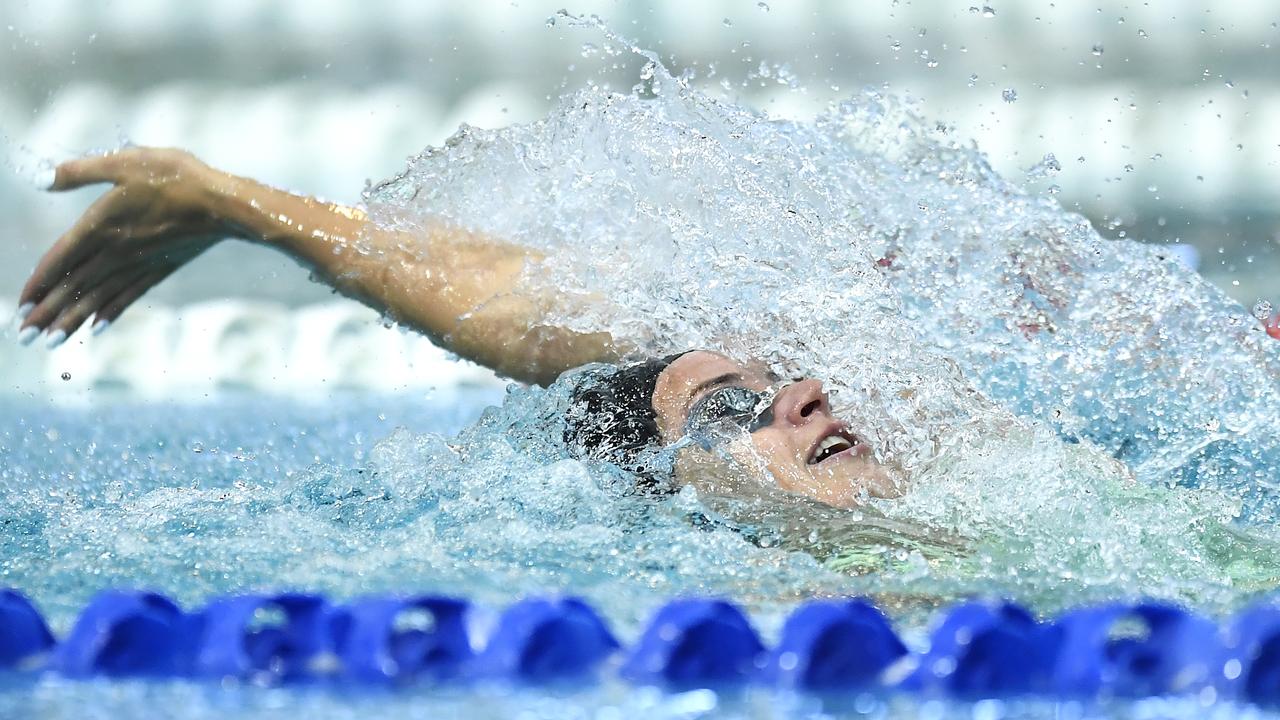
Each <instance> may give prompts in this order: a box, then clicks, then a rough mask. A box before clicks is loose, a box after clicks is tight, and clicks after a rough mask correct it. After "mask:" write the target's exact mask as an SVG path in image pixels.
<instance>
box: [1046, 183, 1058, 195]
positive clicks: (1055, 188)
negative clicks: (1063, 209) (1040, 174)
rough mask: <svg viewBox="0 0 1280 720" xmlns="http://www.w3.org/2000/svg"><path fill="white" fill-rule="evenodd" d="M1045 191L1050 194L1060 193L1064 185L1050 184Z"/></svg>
mask: <svg viewBox="0 0 1280 720" xmlns="http://www.w3.org/2000/svg"><path fill="white" fill-rule="evenodd" d="M1044 191H1045V192H1047V193H1049V194H1050V195H1057V194H1058V193H1060V192H1062V186H1061V185H1050V186H1049V187H1047V188H1045V189H1044Z"/></svg>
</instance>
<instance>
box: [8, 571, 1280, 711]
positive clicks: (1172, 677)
mask: <svg viewBox="0 0 1280 720" xmlns="http://www.w3.org/2000/svg"><path fill="white" fill-rule="evenodd" d="M471 610H472V608H471V606H470V605H469V604H468V603H467V602H466V601H465V600H460V599H456V598H449V597H442V596H435V595H423V596H416V597H392V596H382V597H367V598H361V599H357V600H354V601H351V602H348V603H345V604H333V603H330V602H329V601H328V600H326V599H325V598H324V597H322V596H320V595H310V594H301V593H285V594H276V595H237V596H227V597H220V598H214V599H213V600H211V601H209V602H208V603H207V604H206V605H205V606H204V607H203V608H201V609H199V610H196V611H193V612H188V611H184V610H183V609H182V608H181V607H179V606H178V605H177V604H176V603H175V602H173V601H172V600H170V599H168V598H166V597H164V596H163V595H159V594H156V593H150V592H141V591H133V590H110V591H106V592H102V593H100V594H98V595H97V596H95V597H94V598H93V599H92V600H91V601H90V602H89V604H88V605H87V606H86V607H85V608H84V610H83V611H82V612H81V613H80V616H79V617H78V619H77V620H76V622H75V624H74V626H73V627H72V629H71V631H70V632H69V633H67V635H66V636H65V637H63V638H62V639H61V641H58V640H57V639H56V638H55V637H54V636H53V634H52V633H50V631H49V628H48V625H47V624H46V623H45V621H44V619H43V618H42V617H41V615H40V613H39V612H38V611H37V610H36V608H35V606H34V605H32V603H31V602H30V601H29V600H28V599H27V598H26V597H25V596H23V595H22V594H21V593H19V592H17V591H14V590H6V591H0V668H3V669H6V670H9V671H11V672H26V673H34V672H53V673H57V674H60V675H62V676H65V677H70V678H88V677H102V676H105V677H152V678H191V679H200V678H205V679H216V680H221V679H226V678H237V679H242V680H247V681H252V682H255V683H267V684H274V683H289V682H330V683H336V684H343V683H345V684H349V685H356V686H360V685H363V686H398V685H405V684H410V683H415V682H468V681H492V680H499V681H505V682H516V683H526V684H529V683H533V684H538V683H561V684H564V683H568V684H581V683H586V682H592V681H595V680H597V679H599V678H601V677H602V676H605V675H616V676H617V677H619V678H621V679H622V680H625V681H627V682H630V683H633V684H637V685H652V686H658V687H662V688H665V689H671V690H681V689H688V688H692V687H712V688H718V687H727V686H742V685H746V684H755V685H761V686H767V687H776V688H786V689H794V690H802V691H814V692H823V693H832V692H836V693H838V692H847V691H866V690H872V691H876V690H880V691H898V692H910V693H916V694H921V695H926V696H935V697H952V698H960V699H977V698H991V697H1010V696H1020V695H1035V696H1041V697H1049V698H1058V699H1086V698H1094V697H1099V696H1107V697H1127V698H1138V697H1147V696H1155V695H1187V694H1201V693H1205V692H1206V691H1208V692H1211V693H1212V697H1214V698H1219V699H1224V700H1237V701H1246V702H1254V703H1263V704H1272V705H1274V704H1277V703H1280V605H1275V604H1260V605H1256V606H1254V607H1251V608H1248V609H1246V610H1244V611H1243V612H1241V613H1240V614H1238V615H1237V616H1235V617H1234V618H1232V619H1231V620H1230V621H1228V622H1227V623H1226V624H1224V625H1222V626H1219V625H1218V624H1216V623H1214V622H1213V621H1211V620H1209V619H1208V618H1205V617H1202V616H1199V615H1196V614H1194V613H1192V612H1189V611H1187V610H1185V609H1182V608H1179V607H1176V606H1173V605H1167V604H1163V603H1156V602H1142V603H1132V604H1131V603H1110V604H1102V605H1093V606H1087V607H1082V608H1077V609H1074V610H1070V611H1067V612H1065V613H1062V614H1061V615H1059V616H1057V617H1054V618H1051V619H1048V620H1044V621H1040V620H1037V619H1036V618H1035V617H1034V616H1033V615H1031V613H1029V612H1028V611H1027V610H1025V609H1024V608H1022V607H1019V606H1017V605H1014V604H1012V603H1006V602H983V601H972V602H964V603H960V604H957V605H954V606H952V607H951V608H949V609H946V610H943V611H941V612H940V613H939V614H938V617H937V621H936V622H935V623H934V626H933V629H932V631H931V632H930V634H929V639H928V643H927V645H926V647H925V648H924V649H923V650H920V651H916V652H913V651H912V650H910V649H909V648H908V647H907V646H906V645H905V644H904V643H903V642H902V640H901V639H900V638H899V637H898V635H897V634H896V633H895V632H894V630H893V627H892V626H891V625H890V623H889V621H888V619H887V618H886V617H885V615H884V614H883V613H881V612H880V611H879V610H878V609H877V608H876V607H875V606H874V605H872V604H871V603H870V602H868V601H866V600H863V599H847V600H814V601H811V602H807V603H804V604H801V605H799V606H798V607H797V608H796V609H795V610H794V611H793V612H792V613H791V615H790V616H789V617H788V618H787V621H786V623H785V625H784V626H783V629H782V634H781V637H780V639H779V641H778V643H777V644H776V645H775V646H773V647H765V645H764V644H763V643H762V642H761V640H760V637H759V635H757V633H756V631H755V629H754V628H752V626H751V622H750V620H749V619H748V618H747V616H746V615H745V614H743V612H742V611H741V610H740V609H739V608H738V607H737V606H736V605H734V604H732V603H730V602H727V601H725V600H716V599H681V600H674V601H672V602H670V603H668V604H666V605H664V606H663V607H661V608H660V609H659V610H658V612H657V613H656V614H655V615H654V617H653V619H652V620H651V621H650V622H649V624H648V626H647V627H646V628H645V630H644V631H643V632H642V633H641V636H640V638H639V639H638V640H637V641H636V643H635V644H634V645H632V646H631V647H623V646H622V645H621V644H620V643H619V642H618V640H617V639H616V638H615V637H614V635H613V633H612V632H610V630H609V628H608V626H607V625H606V624H605V622H604V621H603V619H601V617H600V615H599V614H598V613H596V611H595V610H593V609H592V608H591V607H590V606H588V605H587V604H586V603H584V602H582V601H581V600H577V599H574V598H532V599H527V600H522V601H519V602H517V603H515V604H513V605H511V606H509V607H507V608H506V609H505V610H504V611H503V612H502V614H501V615H500V616H499V617H498V618H497V619H496V622H493V623H491V624H490V625H491V629H490V630H489V631H488V632H487V633H485V635H486V636H485V637H484V638H477V637H476V636H475V635H476V632H475V631H474V628H472V625H474V623H468V616H469V613H470V612H471Z"/></svg>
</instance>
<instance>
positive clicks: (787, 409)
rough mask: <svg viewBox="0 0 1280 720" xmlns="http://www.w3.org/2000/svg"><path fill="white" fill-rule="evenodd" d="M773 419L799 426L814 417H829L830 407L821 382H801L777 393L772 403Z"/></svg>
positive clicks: (811, 380)
mask: <svg viewBox="0 0 1280 720" xmlns="http://www.w3.org/2000/svg"><path fill="white" fill-rule="evenodd" d="M773 413H774V417H775V418H777V419H778V420H781V421H783V422H785V423H787V424H789V425H795V426H800V425H804V424H806V423H808V422H809V421H810V420H813V419H814V417H815V416H817V417H821V416H828V417H829V416H830V415H831V405H830V404H829V403H828V402H827V393H826V392H825V391H823V389H822V381H821V380H814V379H812V378H811V379H809V380H801V381H800V382H797V383H792V384H790V385H788V386H786V387H785V388H783V389H782V392H780V393H778V397H777V399H775V400H774V402H773Z"/></svg>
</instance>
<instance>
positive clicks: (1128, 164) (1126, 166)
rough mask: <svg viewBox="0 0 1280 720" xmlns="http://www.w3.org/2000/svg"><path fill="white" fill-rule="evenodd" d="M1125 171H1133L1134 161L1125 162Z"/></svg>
mask: <svg viewBox="0 0 1280 720" xmlns="http://www.w3.org/2000/svg"><path fill="white" fill-rule="evenodd" d="M1124 171H1125V172H1133V164H1132V163H1125V164H1124Z"/></svg>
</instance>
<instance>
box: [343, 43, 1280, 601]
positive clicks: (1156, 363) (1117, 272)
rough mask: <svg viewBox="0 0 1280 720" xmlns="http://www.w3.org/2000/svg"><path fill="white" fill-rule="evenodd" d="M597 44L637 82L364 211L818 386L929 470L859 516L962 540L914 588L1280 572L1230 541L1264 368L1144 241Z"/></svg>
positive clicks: (991, 179)
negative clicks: (1107, 234)
mask: <svg viewBox="0 0 1280 720" xmlns="http://www.w3.org/2000/svg"><path fill="white" fill-rule="evenodd" d="M587 24H589V25H592V26H593V27H596V28H597V30H599V24H598V23H596V22H589V23H587ZM604 32H605V34H606V37H608V38H609V40H610V42H614V43H620V44H623V45H626V46H627V47H629V48H630V49H631V51H632V52H635V53H637V54H640V55H641V56H643V57H644V58H645V59H647V63H646V65H645V73H646V74H647V76H648V78H647V79H649V80H651V82H652V87H653V91H652V93H644V94H641V93H637V92H633V93H631V94H619V93H610V92H606V91H603V90H601V89H599V88H594V87H593V88H587V89H584V90H581V91H579V92H577V93H574V94H572V95H569V96H566V97H564V98H562V100H561V103H560V104H559V106H558V107H557V108H556V109H555V110H554V111H552V113H551V114H550V115H549V116H548V117H547V118H545V119H543V120H541V121H538V122H535V123H532V124H529V125H523V126H516V127H511V128H506V129H503V130H497V131H481V130H477V129H474V128H468V127H464V128H463V129H462V130H460V131H459V133H458V134H457V135H455V136H454V137H453V138H451V139H450V141H449V142H448V143H447V144H446V146H445V147H444V148H438V149H431V150H428V151H427V152H425V153H423V154H422V155H420V156H418V157H417V158H415V159H413V160H412V162H411V163H410V166H409V168H408V169H407V170H406V172H405V173H404V174H403V175H402V176H400V177H398V178H395V179H393V180H391V181H389V182H387V183H384V184H382V185H380V186H379V187H377V188H375V189H374V190H373V191H372V192H371V193H370V194H369V195H368V197H367V200H368V203H369V205H370V207H371V209H372V211H373V212H374V214H375V217H377V218H379V219H380V220H381V221H382V222H386V223H390V224H399V225H409V226H413V225H415V224H419V223H423V222H427V221H429V220H428V219H429V218H439V217H443V218H446V219H448V220H450V221H452V222H456V223H459V224H461V225H464V226H467V227H472V228H476V229H479V230H481V231H483V232H486V233H489V234H492V235H494V236H496V237H500V238H504V239H507V240H510V241H513V242H516V243H518V244H520V245H524V246H527V247H531V248H536V249H538V250H540V251H541V252H543V253H545V255H546V259H545V260H544V261H541V262H539V263H537V264H534V265H531V266H530V268H529V270H528V282H529V283H530V284H531V285H540V284H542V283H544V282H545V280H544V278H547V277H554V278H556V282H557V285H558V287H559V288H560V291H561V292H563V293H564V294H565V295H566V296H568V297H577V298H586V297H594V298H607V299H608V302H607V303H598V304H595V305H590V306H588V308H587V309H586V310H585V311H581V312H575V313H573V314H568V313H566V314H564V315H563V316H562V317H560V318H558V320H559V321H560V322H562V323H564V324H565V325H567V326H570V327H574V328H577V329H581V330H587V331H590V330H598V329H601V328H605V329H608V330H609V331H610V332H611V333H612V334H613V335H614V336H615V337H616V338H619V339H621V340H625V341H627V342H629V343H632V344H634V345H635V346H637V347H639V348H642V349H643V350H644V351H645V352H646V353H648V354H655V355H656V354H664V353H667V352H671V351H678V350H685V349H689V348H708V349H716V350H719V351H722V352H725V353H726V354H728V355H730V356H733V357H736V358H739V359H744V360H745V359H751V358H762V359H764V360H766V361H768V362H769V363H771V364H773V365H774V366H775V367H777V368H779V369H781V370H783V371H785V372H787V373H797V372H800V373H804V374H808V375H812V376H816V377H820V378H823V379H825V380H826V381H827V383H828V387H829V388H830V389H831V390H832V391H833V392H834V399H835V404H836V406H837V409H838V412H839V414H840V415H841V416H842V417H844V418H846V419H848V420H850V421H851V422H852V423H853V425H854V427H855V428H856V429H857V430H858V432H860V433H863V434H866V435H868V436H870V437H871V438H872V439H873V441H874V443H875V445H876V449H877V455H878V456H879V457H881V458H882V459H885V460H889V461H893V462H895V463H898V464H900V465H902V466H903V467H906V468H908V470H909V471H910V472H912V473H913V474H914V475H915V476H916V487H915V490H914V491H913V492H912V493H911V494H910V495H909V497H908V498H907V499H905V500H904V501H899V502H887V503H882V504H881V505H880V506H877V507H876V508H874V510H875V511H876V512H877V513H878V514H879V515H882V516H883V517H885V518H889V519H891V520H894V521H897V522H902V523H907V524H909V525H913V526H916V525H918V526H924V527H927V528H931V530H932V531H933V532H935V533H939V534H948V533H949V534H954V535H956V536H959V537H961V538H965V543H964V544H965V545H966V547H968V548H969V549H968V550H967V551H966V552H964V553H960V554H959V555H957V556H955V557H960V558H963V559H962V561H956V562H950V561H945V560H932V561H931V562H934V563H935V566H936V567H937V568H942V567H948V568H950V570H947V571H943V572H941V575H939V574H938V573H933V574H932V575H933V577H931V578H930V579H929V580H927V581H926V585H928V586H929V587H932V588H934V589H938V588H942V587H950V586H954V584H955V581H957V578H959V582H960V584H966V583H969V586H970V587H972V586H974V585H980V583H973V582H971V581H974V580H975V579H982V580H983V581H985V582H987V583H988V584H987V585H986V586H985V587H987V588H988V589H990V588H991V587H993V586H995V587H1012V588H1014V591H1015V592H1018V591H1021V592H1023V593H1028V592H1031V593H1033V594H1039V595H1047V594H1051V593H1046V592H1040V591H1046V589H1047V588H1063V587H1067V586H1071V587H1075V588H1077V589H1081V590H1080V591H1081V592H1085V591H1087V589H1088V588H1094V589H1096V588H1099V587H1104V588H1107V589H1108V591H1110V592H1117V591H1132V590H1133V589H1134V588H1141V589H1142V591H1144V592H1151V593H1167V594H1172V595H1175V596H1176V595H1181V596H1183V597H1197V598H1205V597H1209V596H1212V595H1213V594H1214V592H1217V591H1224V592H1228V594H1229V593H1230V591H1228V590H1226V588H1229V587H1230V586H1231V585H1232V582H1233V578H1234V579H1235V581H1237V582H1238V583H1240V585H1241V586H1248V587H1260V586H1261V585H1265V583H1266V582H1274V578H1275V577H1276V572H1275V567H1274V563H1270V562H1268V561H1266V558H1267V557H1268V553H1270V549H1271V548H1272V547H1274V546H1273V545H1272V544H1271V541H1269V540H1266V541H1264V540H1261V539H1248V538H1246V539H1240V538H1239V537H1237V535H1238V533H1239V532H1243V531H1241V530H1239V528H1238V527H1236V526H1235V525H1233V524H1232V523H1233V518H1234V517H1235V516H1237V515H1239V514H1241V513H1244V514H1246V515H1249V516H1251V517H1252V518H1254V519H1255V520H1256V521H1262V520H1264V519H1266V518H1271V517H1274V514H1275V506H1276V502H1275V499H1274V498H1273V497H1271V492H1270V490H1269V483H1270V482H1271V481H1270V478H1269V474H1272V473H1273V472H1274V469H1275V468H1276V466H1277V462H1276V458H1277V452H1276V438H1275V432H1274V430H1275V428H1277V427H1280V387H1278V384H1277V380H1276V378H1278V377H1280V356H1278V355H1277V352H1276V350H1277V348H1276V346H1275V345H1274V344H1273V343H1272V342H1271V341H1269V340H1264V335H1263V333H1262V332H1261V327H1260V325H1259V324H1258V323H1257V322H1256V321H1255V320H1254V319H1253V318H1251V317H1250V315H1249V313H1248V312H1247V311H1246V310H1245V309H1244V308H1242V307H1240V306H1239V305H1238V304H1236V303H1234V302H1232V301H1230V300H1229V299H1228V298H1227V297H1226V296H1225V295H1224V294H1223V293H1221V292H1220V291H1218V290H1217V289H1215V288H1213V287H1211V286H1210V285H1208V284H1207V283H1205V282H1204V281H1203V280H1201V279H1200V278H1199V277H1197V276H1195V275H1194V274H1193V273H1191V272H1189V271H1187V270H1186V269H1185V268H1183V267H1182V266H1181V265H1180V264H1179V263H1177V262H1174V261H1173V260H1172V259H1170V258H1166V257H1165V256H1164V255H1163V254H1162V253H1161V251H1160V249H1159V248H1157V247H1153V246H1146V245H1141V244H1138V243H1134V242H1129V241H1117V242H1109V241H1104V240H1103V239H1102V238H1101V237H1100V236H1099V235H1098V233H1097V232H1096V231H1095V230H1094V229H1093V228H1092V227H1091V226H1090V225H1089V223H1088V222H1087V221H1086V220H1085V219H1083V218H1081V217H1080V216H1078V215H1074V214H1072V213H1068V212H1066V211H1064V210H1063V209H1062V208H1061V207H1060V206H1059V205H1057V204H1056V203H1055V202H1053V201H1052V199H1050V198H1046V197H1043V196H1036V195H1031V194H1029V193H1027V192H1025V191H1024V190H1023V189H1021V188H1020V187H1018V186H1016V185H1014V184H1012V183H1010V182H1008V181H1006V180H1004V179H1003V178H1001V177H999V176H998V175H997V174H996V173H994V172H993V171H992V170H991V168H990V166H989V164H988V163H987V161H986V159H985V158H984V157H983V156H982V154H981V153H980V152H978V151H977V150H976V149H975V148H974V147H973V146H972V145H971V144H967V143H962V142H958V141H957V140H956V139H955V138H954V137H951V136H949V135H947V134H946V133H944V132H941V131H939V130H937V128H936V126H935V125H932V124H930V123H927V122H924V121H922V120H921V119H920V118H919V117H918V116H917V115H916V114H915V113H914V111H913V109H912V108H911V107H910V106H909V105H907V104H905V103H904V102H903V101H901V100H898V99H896V98H894V97H891V96H887V95H884V94H882V93H880V92H878V91H867V92H864V93H861V94H859V95H858V96H855V97H854V98H851V99H850V100H848V101H845V102H842V103H839V104H836V105H834V106H832V107H831V108H830V109H829V110H828V111H827V112H825V113H823V114H821V115H820V116H818V117H816V118H814V119H812V120H810V121H807V122H786V121H781V120H776V119H773V118H770V117H768V116H767V115H766V114H764V113H762V112H759V111H757V110H754V109H752V108H749V107H745V106H742V105H739V104H735V103H732V102H729V101H725V100H719V99H716V98H713V97H711V96H709V95H707V94H705V93H703V92H701V91H699V90H697V89H696V88H695V87H693V85H692V84H691V83H690V82H689V78H688V77H687V76H682V77H680V78H677V77H675V76H674V75H673V74H672V73H671V72H670V71H669V70H668V69H667V68H666V67H665V66H664V65H663V64H662V63H661V62H660V61H659V60H658V59H657V58H656V57H654V55H653V54H652V53H649V52H647V51H644V50H642V49H640V48H637V47H636V46H635V45H634V44H633V43H628V42H627V41H624V40H621V39H620V38H618V37H617V36H616V35H613V34H611V33H609V32H607V31H604ZM1013 99H1014V96H1013V95H1012V92H1011V91H1008V92H1006V100H1010V101H1012V100H1013ZM1059 169H1060V164H1058V163H1057V161H1056V159H1052V160H1051V161H1049V162H1046V163H1044V164H1043V167H1038V168H1036V170H1037V172H1039V171H1043V174H1052V173H1053V172H1056V171H1057V170H1059ZM845 522H846V524H847V523H849V522H855V523H856V522H857V520H850V519H849V518H848V516H846V520H845ZM1260 524H1261V523H1260V522H1259V525H1260ZM1249 532H1252V533H1254V534H1255V535H1256V534H1266V532H1267V531H1265V530H1263V529H1262V528H1261V527H1259V526H1257V525H1255V526H1254V527H1253V529H1252V530H1250V531H1249ZM1086 537H1087V538H1088V541H1087V542H1085V541H1081V544H1080V545H1079V546H1078V547H1076V548H1075V549H1073V550H1072V551H1071V552H1065V551H1064V543H1066V542H1067V541H1068V539H1077V538H1086ZM1251 543H1253V544H1251ZM908 544H909V543H908ZM974 548H978V549H976V550H975V549H974ZM898 550H901V543H899V546H898V547H897V548H896V549H895V550H894V552H897V551H898ZM850 552H853V553H854V554H857V553H859V552H862V551H861V550H857V551H850ZM848 554H849V553H848V552H846V553H845V555H846V556H847V555H848ZM945 554H946V553H943V555H945ZM835 555H840V553H835ZM837 562H838V561H837ZM916 565H917V566H918V563H916ZM962 566H963V567H962ZM881 567H882V568H883V565H882V566H881ZM918 570H919V568H918V567H916V569H915V570H912V571H911V573H908V574H907V575H899V577H907V576H908V575H911V576H913V577H919V576H920V575H921V574H920V573H919V572H918ZM948 573H951V575H950V576H948ZM1233 573H1234V574H1233ZM925 574H926V575H929V573H925ZM1245 577H1251V578H1252V579H1253V581H1254V584H1253V585H1249V583H1248V582H1241V580H1242V578H1245ZM1259 582H1261V585H1259V584H1258V583H1259ZM907 585H912V584H911V583H907ZM1082 588H1083V589H1082ZM1192 588H1194V589H1192Z"/></svg>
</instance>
